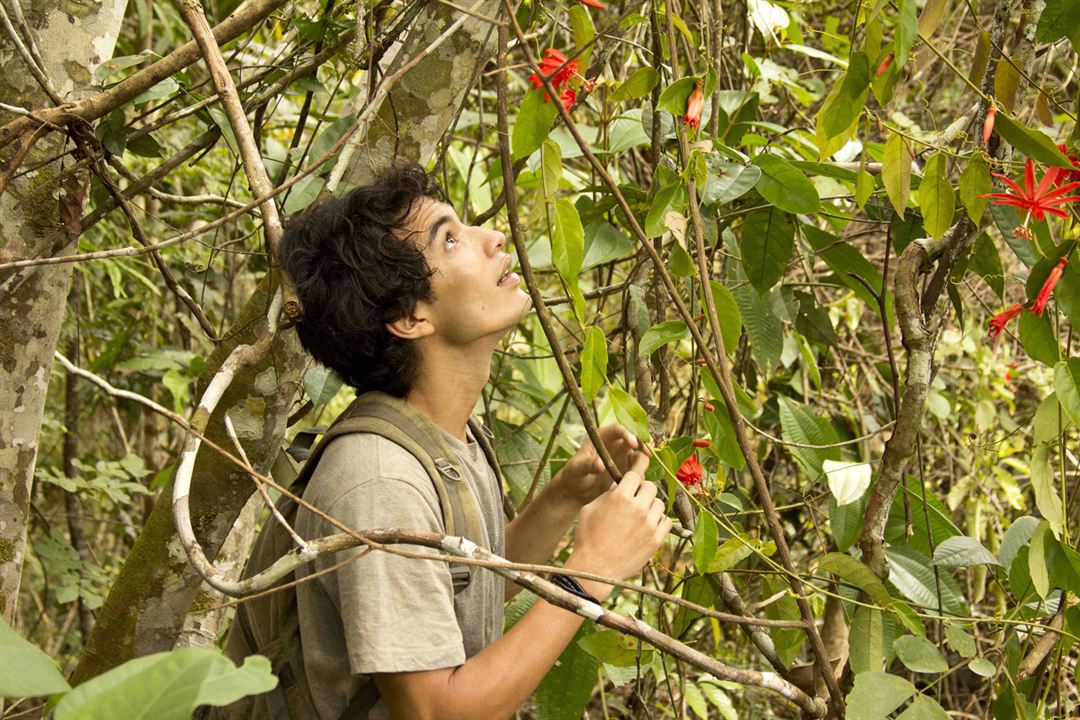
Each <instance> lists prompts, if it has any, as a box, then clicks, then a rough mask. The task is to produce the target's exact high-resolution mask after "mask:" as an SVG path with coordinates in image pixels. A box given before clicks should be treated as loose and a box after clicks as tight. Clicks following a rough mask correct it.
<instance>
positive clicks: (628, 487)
mask: <svg viewBox="0 0 1080 720" xmlns="http://www.w3.org/2000/svg"><path fill="white" fill-rule="evenodd" d="M643 482H645V478H643V477H642V475H641V473H639V472H633V471H631V472H628V473H626V474H625V475H623V476H622V480H620V481H619V484H618V486H616V488H615V492H617V493H622V494H623V495H626V496H627V497H631V498H632V497H634V494H635V493H636V492H637V490H638V488H639V487H641V483H643Z"/></svg>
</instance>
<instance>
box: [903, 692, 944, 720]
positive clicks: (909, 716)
mask: <svg viewBox="0 0 1080 720" xmlns="http://www.w3.org/2000/svg"><path fill="white" fill-rule="evenodd" d="M896 720H949V714H948V713H947V712H945V709H944V708H942V707H941V704H940V703H938V701H937V700H935V699H934V698H932V697H930V696H929V695H923V694H922V693H920V694H918V695H916V696H915V700H914V701H913V702H912V703H911V704H910V705H908V707H907V709H906V710H904V712H902V713H900V714H899V715H897V716H896Z"/></svg>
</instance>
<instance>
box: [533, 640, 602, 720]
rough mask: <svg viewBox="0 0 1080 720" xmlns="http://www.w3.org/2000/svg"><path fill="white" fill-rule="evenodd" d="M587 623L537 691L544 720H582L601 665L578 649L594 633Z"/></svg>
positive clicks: (540, 712) (537, 703)
mask: <svg viewBox="0 0 1080 720" xmlns="http://www.w3.org/2000/svg"><path fill="white" fill-rule="evenodd" d="M591 624H592V623H586V624H585V625H582V626H581V629H579V630H578V632H577V635H575V636H574V640H576V642H575V641H571V642H570V643H569V644H568V645H567V646H566V649H565V650H563V652H562V654H561V655H560V656H559V660H558V662H556V663H555V665H554V666H552V668H551V670H549V671H548V673H547V675H545V676H544V679H543V680H542V681H541V682H540V685H539V687H537V688H536V694H535V696H534V697H535V699H536V705H537V709H538V710H539V715H540V718H541V720H580V719H581V715H582V713H583V712H584V711H585V706H586V705H588V704H589V698H591V697H592V693H593V687H594V686H595V685H596V673H597V671H598V670H599V669H600V661H599V660H597V659H596V658H594V657H593V656H592V655H590V654H589V653H587V652H585V650H584V649H583V648H582V647H581V646H580V645H578V643H579V642H581V640H584V639H585V638H587V637H588V636H589V635H590V634H593V633H594V632H595V631H594V630H593V628H592V627H590V626H591Z"/></svg>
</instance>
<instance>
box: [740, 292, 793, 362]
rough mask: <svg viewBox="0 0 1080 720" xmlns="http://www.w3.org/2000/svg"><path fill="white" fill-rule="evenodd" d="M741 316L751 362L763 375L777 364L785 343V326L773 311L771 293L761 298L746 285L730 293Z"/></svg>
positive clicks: (759, 294) (760, 295)
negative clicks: (751, 358) (763, 372)
mask: <svg viewBox="0 0 1080 720" xmlns="http://www.w3.org/2000/svg"><path fill="white" fill-rule="evenodd" d="M732 295H734V296H735V302H736V304H738V306H739V312H740V313H741V314H742V319H743V329H744V330H745V331H746V338H747V340H748V341H749V345H750V352H751V353H752V354H753V356H754V360H755V361H756V362H757V363H758V365H760V366H761V368H762V370H764V371H765V373H766V374H768V372H769V371H770V370H771V369H772V368H774V367H776V366H777V365H779V364H780V353H781V351H782V350H783V344H784V326H783V325H782V324H781V322H780V318H779V317H777V315H776V312H775V310H774V309H773V307H774V305H773V298H772V294H769V295H762V294H761V293H759V292H758V291H757V290H755V289H754V288H752V287H750V286H749V285H744V286H742V287H736V288H735V290H734V291H733V292H732Z"/></svg>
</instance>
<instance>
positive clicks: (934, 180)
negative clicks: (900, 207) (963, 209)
mask: <svg viewBox="0 0 1080 720" xmlns="http://www.w3.org/2000/svg"><path fill="white" fill-rule="evenodd" d="M947 164H948V161H947V160H946V158H945V155H944V154H942V153H934V154H933V155H931V156H930V159H929V160H927V161H926V165H925V167H924V168H923V178H922V182H921V183H919V191H918V196H919V208H920V209H921V210H922V214H923V226H924V227H925V228H926V231H927V232H928V233H930V236H931V237H933V238H934V239H937V238H940V237H941V236H942V235H944V234H945V231H946V230H948V229H949V226H950V225H952V220H953V214H954V212H955V210H956V193H955V192H954V191H953V187H952V185H951V184H950V183H949V179H948V177H947V176H946V169H947Z"/></svg>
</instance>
